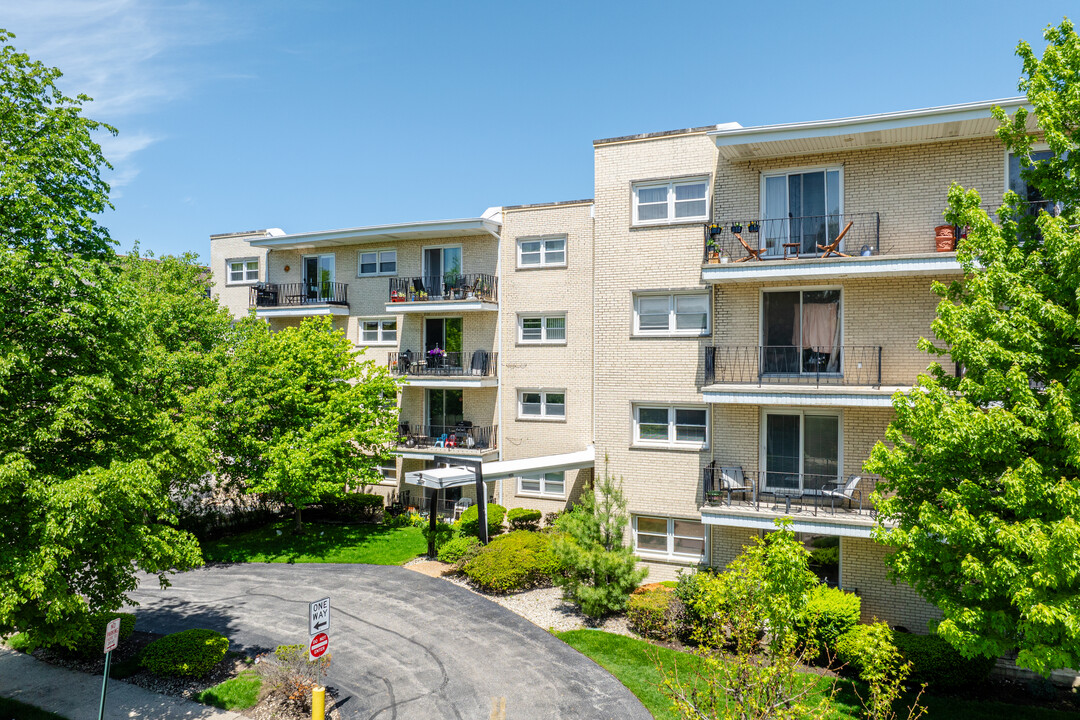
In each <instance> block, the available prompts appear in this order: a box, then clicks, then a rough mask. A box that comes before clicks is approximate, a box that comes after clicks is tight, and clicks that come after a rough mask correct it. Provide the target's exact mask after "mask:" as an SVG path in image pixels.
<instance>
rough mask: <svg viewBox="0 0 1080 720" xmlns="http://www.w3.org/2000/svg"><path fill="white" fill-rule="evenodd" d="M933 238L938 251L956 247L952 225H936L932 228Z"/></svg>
mask: <svg viewBox="0 0 1080 720" xmlns="http://www.w3.org/2000/svg"><path fill="white" fill-rule="evenodd" d="M934 240H935V243H936V245H937V251H938V252H952V251H953V250H955V249H956V229H955V228H954V227H953V226H952V225H938V226H937V227H936V228H934Z"/></svg>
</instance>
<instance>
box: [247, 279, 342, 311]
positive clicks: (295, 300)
mask: <svg viewBox="0 0 1080 720" xmlns="http://www.w3.org/2000/svg"><path fill="white" fill-rule="evenodd" d="M248 298H249V301H250V305H251V307H288V306H292V305H345V306H348V304H349V286H348V285H346V284H345V283H336V282H316V283H306V282H304V283H259V284H258V285H253V286H252V287H251V288H250V289H249V290H248Z"/></svg>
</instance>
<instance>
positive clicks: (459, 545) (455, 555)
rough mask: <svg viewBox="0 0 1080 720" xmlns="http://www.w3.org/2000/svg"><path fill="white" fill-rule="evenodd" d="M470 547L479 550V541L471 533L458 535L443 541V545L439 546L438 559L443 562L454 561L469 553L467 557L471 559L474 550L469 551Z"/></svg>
mask: <svg viewBox="0 0 1080 720" xmlns="http://www.w3.org/2000/svg"><path fill="white" fill-rule="evenodd" d="M471 548H476V550H479V549H480V541H479V540H477V539H476V538H475V537H473V536H472V535H459V536H458V537H456V538H453V539H451V540H448V541H446V542H445V543H443V546H442V547H441V548H439V560H440V561H441V562H444V563H456V562H459V561H460V560H462V558H464V557H465V555H466V554H468V555H470V558H469V559H471V558H472V556H473V555H475V552H473V553H470V552H469V550H470V549H471Z"/></svg>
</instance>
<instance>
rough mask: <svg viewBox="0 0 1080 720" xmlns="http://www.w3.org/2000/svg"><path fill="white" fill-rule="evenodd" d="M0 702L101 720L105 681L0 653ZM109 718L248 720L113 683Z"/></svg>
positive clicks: (76, 718)
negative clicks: (15, 703) (12, 700)
mask: <svg viewBox="0 0 1080 720" xmlns="http://www.w3.org/2000/svg"><path fill="white" fill-rule="evenodd" d="M0 696H3V697H7V698H11V699H14V700H18V701H20V702H24V703H27V704H29V705H35V706H37V707H39V708H42V709H44V710H49V711H50V712H54V713H59V714H60V715H63V716H65V717H67V718H70V720H97V716H98V702H99V701H100V699H101V676H100V675H87V674H85V673H81V672H76V671H74V670H67V669H65V668H60V667H56V666H55V665H49V664H48V663H44V662H41V661H40V660H36V659H34V658H33V657H31V656H30V655H25V654H23V653H20V652H15V651H14V650H10V649H8V648H3V647H0ZM105 717H106V718H108V719H109V720H130V718H163V719H165V720H174V719H179V718H187V719H192V720H193V719H195V718H198V719H199V720H246V719H245V718H244V717H243V716H242V715H239V714H237V713H234V712H230V711H227V710H217V709H215V708H211V707H207V706H206V705H200V704H199V703H197V702H194V701H192V700H184V699H183V698H177V697H172V696H171V695H162V694H160V693H156V692H151V691H149V690H144V689H143V688H141V687H138V686H137V685H131V684H130V683H126V682H123V681H122V680H109V696H108V699H107V700H106V702H105Z"/></svg>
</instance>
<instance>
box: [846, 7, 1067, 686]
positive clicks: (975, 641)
mask: <svg viewBox="0 0 1080 720" xmlns="http://www.w3.org/2000/svg"><path fill="white" fill-rule="evenodd" d="M1045 37H1046V39H1047V40H1048V41H1049V46H1048V47H1047V50H1046V52H1045V54H1044V55H1043V58H1042V60H1039V59H1037V58H1035V56H1034V54H1033V53H1032V52H1031V48H1030V47H1028V45H1027V44H1026V43H1021V44H1020V47H1019V49H1018V54H1019V55H1020V56H1021V57H1022V58H1023V59H1024V72H1025V76H1026V77H1025V78H1024V79H1023V80H1022V81H1021V83H1020V87H1021V89H1022V90H1024V91H1026V92H1027V94H1028V100H1029V101H1030V102H1031V104H1032V105H1033V106H1034V108H1035V117H1036V118H1037V123H1038V131H1039V132H1040V133H1042V134H1043V135H1044V137H1045V138H1046V140H1047V142H1049V143H1050V146H1051V148H1052V149H1053V150H1054V152H1055V154H1056V157H1055V158H1052V159H1050V160H1046V161H1040V162H1037V163H1031V162H1030V161H1029V162H1028V167H1026V169H1025V170H1024V171H1023V177H1024V178H1025V179H1026V180H1027V182H1028V183H1029V184H1031V185H1033V186H1034V187H1035V188H1036V189H1037V190H1039V191H1041V193H1042V194H1043V197H1046V198H1050V199H1054V200H1057V199H1064V200H1067V201H1068V202H1069V203H1070V204H1069V205H1066V209H1065V212H1064V214H1063V215H1061V216H1060V217H1052V216H1051V215H1050V214H1048V213H1046V212H1040V213H1039V214H1038V216H1037V217H1032V216H1031V213H1030V208H1029V206H1027V205H1026V204H1024V203H1023V202H1022V199H1021V198H1018V197H1017V196H1016V195H1015V194H1013V193H1007V195H1006V198H1005V204H1004V206H1003V207H1002V208H1001V209H1000V210H999V212H998V216H999V220H1000V222H995V221H994V220H993V219H992V218H991V217H990V216H989V215H987V213H986V212H985V211H983V210H982V209H981V208H980V205H981V199H980V197H979V195H978V194H977V193H976V192H974V191H964V190H963V189H961V188H959V187H954V188H952V190H950V192H949V203H950V209H949V211H948V212H947V215H946V217H947V218H948V219H949V221H950V222H952V223H955V224H957V225H960V226H968V227H969V228H970V230H969V232H968V235H967V239H966V240H962V241H961V243H960V245H959V247H958V251H957V256H958V259H959V260H960V262H961V264H962V265H963V268H964V273H965V275H964V279H963V281H962V282H955V283H953V284H952V285H951V286H948V287H946V286H944V285H941V284H935V285H934V290H935V292H937V293H938V294H939V295H941V296H942V298H943V300H942V302H941V303H940V304H939V305H938V310H937V317H936V319H935V320H934V321H933V323H932V326H931V327H932V330H933V333H934V335H935V336H936V343H937V344H935V343H934V342H931V341H929V340H927V339H923V340H922V341H921V342H920V346H921V347H922V348H923V349H924V350H926V351H927V352H929V353H931V354H932V355H934V356H944V355H948V357H949V362H948V363H947V364H948V365H952V363H958V364H959V365H960V366H961V367H962V368H963V373H961V377H954V375H953V373H950V372H947V371H946V370H945V369H944V368H943V367H942V365H941V364H940V363H938V362H934V363H932V364H931V367H930V371H929V374H928V375H924V376H920V378H919V379H918V382H917V383H916V387H915V388H914V389H913V390H912V391H911V392H907V393H901V394H897V395H896V396H895V397H894V399H893V407H894V409H895V411H896V417H895V420H894V421H893V422H892V423H891V424H890V426H889V429H888V431H887V432H886V440H887V441H888V442H889V443H890V444H891V446H892V447H891V448H890V447H888V446H886V445H885V444H883V443H879V444H878V445H877V446H876V447H875V448H874V450H873V453H872V454H871V459H870V460H869V461H868V462H867V464H866V470H867V471H868V472H874V473H879V474H880V475H882V476H883V478H884V483H883V485H882V486H880V488H881V491H882V494H883V497H879V498H877V499H876V500H875V502H876V503H877V507H878V511H879V513H878V517H879V519H880V524H879V526H878V528H877V537H878V538H879V539H880V540H881V541H882V542H884V543H887V544H889V545H892V546H893V547H894V548H895V549H896V552H895V553H894V554H892V555H891V556H890V557H889V563H890V565H891V568H892V570H893V573H894V574H895V576H896V577H897V578H899V579H901V580H903V581H905V582H907V583H909V584H910V585H911V586H912V587H914V588H915V589H916V590H917V591H919V593H921V594H922V595H923V597H925V598H926V599H927V600H929V601H930V602H932V603H934V604H935V605H937V606H938V607H940V608H941V610H942V612H943V613H944V619H943V620H942V621H941V622H940V623H939V624H938V625H937V633H938V634H939V635H941V636H942V637H943V638H945V639H946V640H947V641H948V642H949V643H951V644H952V645H953V646H954V647H956V648H957V649H958V650H960V652H961V653H963V654H964V655H966V656H969V657H970V656H974V655H987V656H996V655H1000V654H1004V653H1007V652H1009V651H1011V650H1018V652H1019V657H1018V658H1017V663H1018V664H1020V665H1022V666H1025V667H1028V668H1031V669H1033V670H1036V671H1039V672H1041V673H1044V674H1046V673H1049V672H1050V671H1051V670H1053V669H1055V668H1060V667H1080V524H1078V519H1080V478H1078V476H1077V473H1078V470H1080V422H1078V419H1080V350H1078V348H1080V322H1078V318H1080V234H1078V233H1077V231H1076V227H1077V222H1078V218H1077V211H1076V208H1077V205H1076V204H1075V203H1076V201H1077V200H1078V199H1080V172H1078V170H1080V168H1075V167H1073V166H1074V165H1075V164H1076V163H1077V162H1078V157H1080V154H1078V153H1076V152H1075V149H1076V145H1077V141H1078V140H1080V99H1078V96H1077V93H1076V90H1077V88H1080V82H1078V81H1080V39H1078V38H1077V35H1076V33H1075V32H1074V31H1073V27H1072V25H1071V24H1070V23H1069V22H1068V21H1067V20H1066V21H1065V22H1063V23H1062V24H1061V25H1060V26H1058V27H1056V28H1054V27H1051V28H1049V29H1048V30H1047V31H1046V33H1045ZM996 114H997V115H998V117H999V118H1000V119H1001V120H1002V122H1003V126H1002V128H1001V130H1000V131H999V136H1000V137H1001V139H1002V140H1003V142H1004V143H1005V145H1006V146H1007V147H1008V148H1010V149H1011V150H1013V151H1014V152H1019V153H1022V154H1024V155H1025V156H1026V154H1027V153H1028V152H1029V150H1030V139H1029V137H1028V130H1027V123H1028V120H1029V118H1028V115H1027V113H1026V112H1025V111H1023V110H1020V111H1018V112H1017V114H1016V116H1015V117H1014V118H1013V119H1012V120H1011V121H1010V120H1007V118H1005V116H1004V114H1003V113H1002V112H1000V110H999V111H998V112H997V113H996ZM1066 153H1068V157H1065V155H1066ZM1023 200H1027V198H1023Z"/></svg>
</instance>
